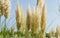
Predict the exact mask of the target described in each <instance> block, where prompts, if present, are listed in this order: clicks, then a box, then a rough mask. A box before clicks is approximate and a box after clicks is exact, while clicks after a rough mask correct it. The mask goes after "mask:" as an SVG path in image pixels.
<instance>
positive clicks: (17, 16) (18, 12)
mask: <svg viewBox="0 0 60 38" xmlns="http://www.w3.org/2000/svg"><path fill="white" fill-rule="evenodd" d="M16 23H17V30H19V29H20V27H21V9H20V6H19V4H17V8H16Z"/></svg>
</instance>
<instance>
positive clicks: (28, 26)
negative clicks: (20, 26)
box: [26, 6, 31, 30]
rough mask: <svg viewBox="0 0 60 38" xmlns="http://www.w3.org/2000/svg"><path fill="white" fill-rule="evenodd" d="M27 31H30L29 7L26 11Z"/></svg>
mask: <svg viewBox="0 0 60 38" xmlns="http://www.w3.org/2000/svg"><path fill="white" fill-rule="evenodd" d="M26 25H27V29H28V30H30V25H31V10H30V6H29V7H28V10H27V23H26Z"/></svg>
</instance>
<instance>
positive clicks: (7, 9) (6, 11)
mask: <svg viewBox="0 0 60 38" xmlns="http://www.w3.org/2000/svg"><path fill="white" fill-rule="evenodd" d="M3 8H4V16H5V18H6V19H7V18H8V16H9V12H10V9H11V3H10V0H4V7H3Z"/></svg>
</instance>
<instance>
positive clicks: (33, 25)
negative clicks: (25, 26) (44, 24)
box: [31, 10, 39, 34]
mask: <svg viewBox="0 0 60 38" xmlns="http://www.w3.org/2000/svg"><path fill="white" fill-rule="evenodd" d="M38 28H39V15H38V13H37V11H35V10H33V11H32V16H31V30H32V33H33V34H37V33H38Z"/></svg>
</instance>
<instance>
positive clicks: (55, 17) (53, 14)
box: [7, 0, 60, 32]
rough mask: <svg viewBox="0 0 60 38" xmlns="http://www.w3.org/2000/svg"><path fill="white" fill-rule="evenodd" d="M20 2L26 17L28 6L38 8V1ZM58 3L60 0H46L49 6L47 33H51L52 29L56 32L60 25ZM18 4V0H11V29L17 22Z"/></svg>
mask: <svg viewBox="0 0 60 38" xmlns="http://www.w3.org/2000/svg"><path fill="white" fill-rule="evenodd" d="M18 1H19V3H20V5H21V6H22V7H23V10H24V15H25V16H26V11H27V7H28V4H30V6H31V8H32V7H36V1H37V0H18ZM57 1H58V2H59V0H46V1H45V3H46V5H47V25H46V32H49V31H50V30H51V29H53V30H54V31H55V29H56V26H57V25H60V13H59V11H58V5H59V3H58V2H57ZM16 2H17V0H11V4H12V5H11V12H10V17H11V20H10V22H9V23H8V22H7V23H8V27H9V28H10V27H11V26H12V25H13V24H14V23H15V22H16V21H15V9H16ZM10 17H9V18H10ZM9 18H8V19H7V21H8V20H9ZM50 24H51V25H50ZM49 25H50V26H49Z"/></svg>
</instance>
